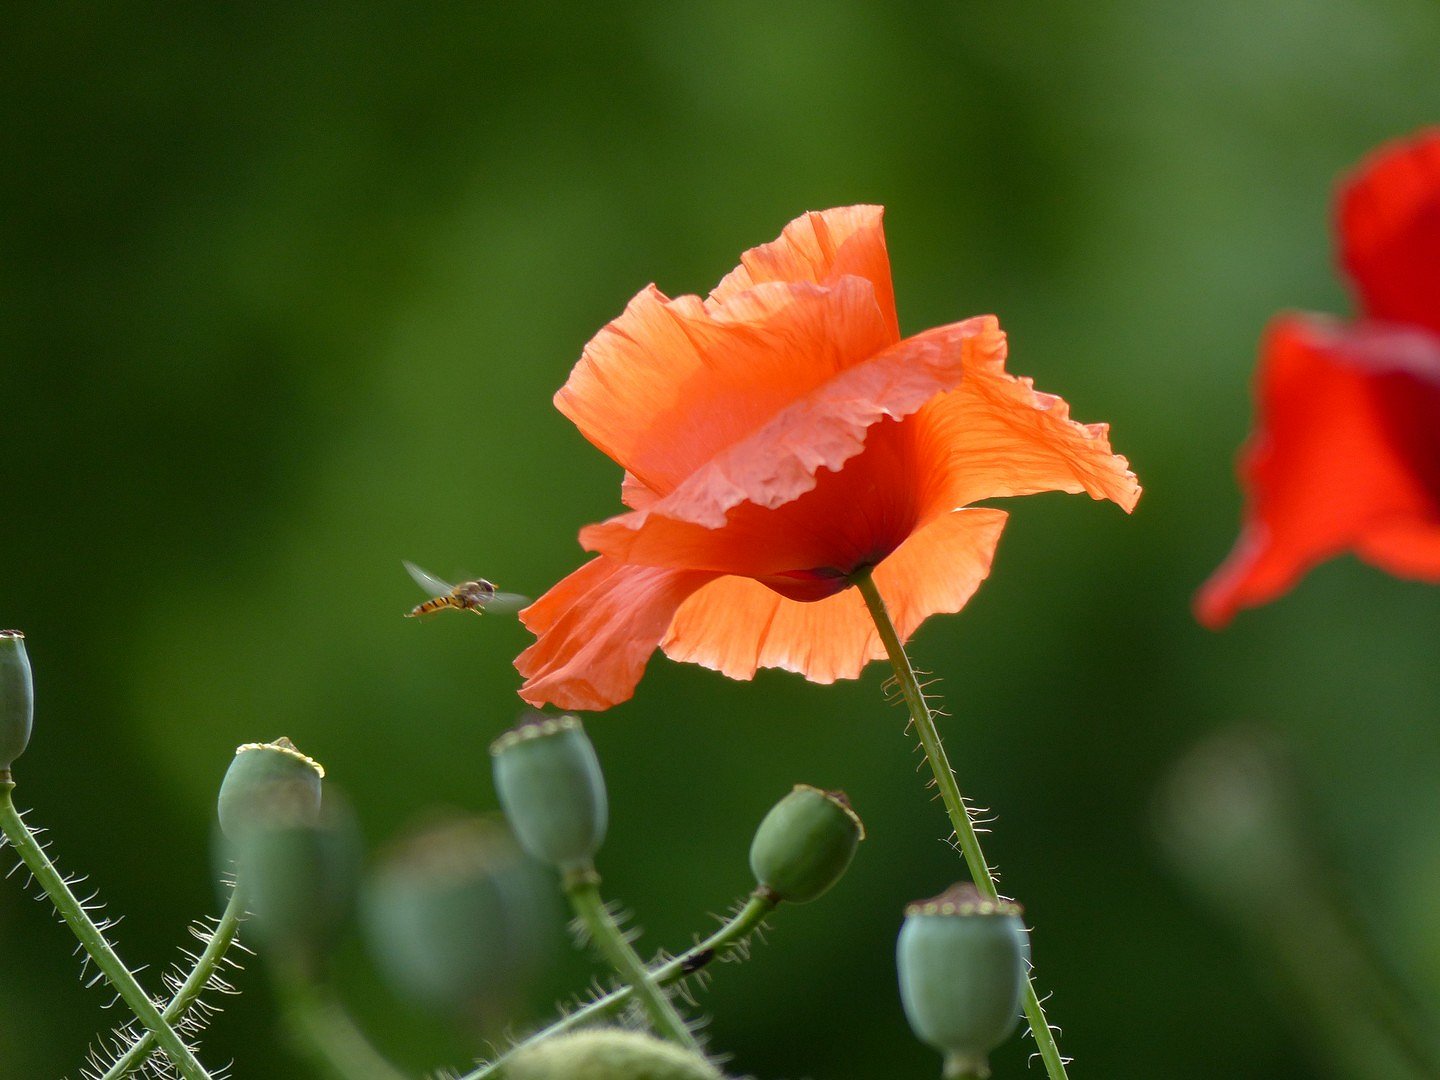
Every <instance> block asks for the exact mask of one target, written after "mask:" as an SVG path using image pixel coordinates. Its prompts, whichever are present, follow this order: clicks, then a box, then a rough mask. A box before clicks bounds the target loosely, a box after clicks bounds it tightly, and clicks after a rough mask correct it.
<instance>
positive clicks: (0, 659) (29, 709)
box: [0, 630, 35, 774]
mask: <svg viewBox="0 0 1440 1080" xmlns="http://www.w3.org/2000/svg"><path fill="white" fill-rule="evenodd" d="M34 720H35V683H34V680H33V679H32V678H31V675H30V657H29V656H28V655H27V654H26V652H25V635H24V634H22V633H21V632H20V631H19V630H0V774H8V773H9V772H10V766H11V765H13V764H14V763H15V759H16V758H18V757H19V756H20V755H21V754H23V753H24V752H25V747H27V746H29V745H30V728H31V725H32V724H33V723H34Z"/></svg>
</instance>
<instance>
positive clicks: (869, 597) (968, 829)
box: [853, 572, 1068, 1080]
mask: <svg viewBox="0 0 1440 1080" xmlns="http://www.w3.org/2000/svg"><path fill="white" fill-rule="evenodd" d="M853 580H854V582H855V587H856V588H858V589H859V590H860V595H861V596H863V597H864V598H865V606H866V607H868V608H869V609H870V617H871V618H872V619H874V620H875V629H876V631H877V632H878V633H879V635H880V640H881V642H883V643H884V645H885V652H886V654H887V655H888V656H889V657H890V666H891V668H893V669H894V671H895V681H896V682H897V683H898V684H899V686H900V692H901V693H902V694H903V695H904V696H905V704H906V705H907V706H908V707H909V709H910V721H911V723H912V724H913V725H914V726H915V732H916V734H917V735H919V737H920V745H921V747H922V748H923V749H924V751H925V760H926V761H927V762H928V763H929V765H930V771H931V772H932V773H934V775H935V784H936V786H937V787H938V788H939V789H940V798H941V799H942V800H943V801H944V803H945V809H946V811H947V812H948V813H949V815H950V824H951V825H952V826H953V827H954V829H955V839H956V840H957V841H958V842H959V844H960V850H961V852H962V853H963V854H964V856H965V864H966V865H967V866H968V867H969V868H970V876H971V877H972V878H974V880H975V887H976V888H977V889H979V890H980V891H981V893H983V894H984V895H985V896H987V897H989V898H990V899H991V900H997V899H999V898H1000V892H999V890H998V889H997V888H996V887H995V875H994V874H993V873H992V872H991V870H990V864H989V863H987V862H986V861H985V853H984V852H983V851H981V850H980V838H979V836H978V835H976V832H975V823H974V822H972V821H971V820H970V809H969V807H967V806H966V805H965V797H964V796H963V795H961V794H960V785H959V784H958V783H957V782H956V780H955V770H954V769H953V768H951V766H950V759H949V757H947V756H946V754H945V747H944V745H942V743H941V742H940V732H939V730H938V729H937V728H936V726H935V715H934V713H932V712H931V711H930V705H929V703H928V702H927V701H926V700H925V692H924V690H923V689H922V688H921V686H920V680H919V679H918V678H916V676H915V668H914V667H913V666H912V665H911V663H910V657H909V656H908V655H907V654H906V652H905V646H904V645H902V644H901V642H900V634H899V633H898V632H897V631H896V629H895V624H894V623H893V622H892V621H891V620H890V613H889V612H888V611H887V610H886V609H885V600H884V598H883V597H881V595H880V590H879V589H878V588H877V587H876V585H875V579H874V578H873V577H871V576H870V574H869V572H865V573H862V574H858V575H856V576H855V578H854V579H853ZM1025 1018H1026V1019H1027V1020H1028V1021H1029V1022H1030V1033H1031V1034H1032V1035H1033V1036H1034V1037H1035V1045H1036V1046H1037V1047H1039V1050H1040V1058H1041V1060H1042V1061H1044V1062H1045V1072H1046V1073H1047V1075H1048V1076H1049V1078H1050V1080H1068V1078H1067V1074H1066V1072H1065V1059H1064V1058H1063V1057H1062V1056H1061V1055H1060V1047H1059V1045H1058V1044H1057V1043H1056V1042H1055V1032H1054V1031H1053V1030H1052V1029H1051V1027H1050V1024H1049V1022H1048V1021H1047V1020H1046V1019H1045V1010H1044V1008H1042V1007H1041V1005H1040V996H1039V995H1038V994H1037V993H1036V992H1035V980H1034V977H1033V976H1032V975H1030V974H1029V973H1027V975H1026V979H1025Z"/></svg>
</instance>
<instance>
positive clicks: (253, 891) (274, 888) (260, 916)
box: [231, 791, 360, 966]
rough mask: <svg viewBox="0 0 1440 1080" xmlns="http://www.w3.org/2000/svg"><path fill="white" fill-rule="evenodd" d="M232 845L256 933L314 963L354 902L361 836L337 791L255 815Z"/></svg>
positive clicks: (295, 959)
mask: <svg viewBox="0 0 1440 1080" xmlns="http://www.w3.org/2000/svg"><path fill="white" fill-rule="evenodd" d="M231 850H232V851H233V853H234V856H235V861H236V863H237V865H238V869H239V880H240V882H241V885H242V887H243V888H244V889H245V890H246V895H247V897H248V904H247V906H248V907H249V909H250V912H251V914H252V915H253V916H254V920H253V922H254V925H255V930H256V936H257V937H258V938H259V939H260V941H261V943H262V944H263V945H264V946H265V947H266V948H267V950H269V951H270V955H271V956H272V957H273V958H274V959H276V960H279V961H281V962H283V963H285V964H287V965H292V966H294V965H313V964H314V962H315V961H316V960H318V958H320V957H321V956H323V955H324V954H325V953H326V952H327V951H328V950H329V949H330V947H331V946H332V945H333V944H334V942H335V940H336V938H337V936H338V934H339V931H340V929H341V928H342V927H343V926H344V924H345V920H346V918H347V916H348V915H349V914H350V912H351V909H352V908H353V906H354V899H355V891H356V883H357V879H358V877H359V869H360V838H359V830H358V828H357V826H356V823H355V819H354V817H353V814H352V813H351V811H350V809H349V807H348V805H347V804H345V803H344V801H343V800H340V799H338V798H337V797H336V796H335V793H334V792H333V791H330V792H327V793H326V798H325V802H324V805H323V806H322V807H321V808H320V809H319V811H318V812H312V811H310V810H309V808H308V807H305V806H303V805H301V804H290V805H289V806H287V807H283V808H275V809H273V810H272V811H271V812H270V813H268V814H266V815H264V816H262V817H260V818H259V819H257V820H254V821H247V822H245V824H244V827H243V828H242V829H241V830H240V832H239V837H238V839H234V840H232V841H231Z"/></svg>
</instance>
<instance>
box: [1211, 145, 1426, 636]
mask: <svg viewBox="0 0 1440 1080" xmlns="http://www.w3.org/2000/svg"><path fill="white" fill-rule="evenodd" d="M1337 216H1338V231H1339V240H1340V261H1341V264H1342V266H1343V268H1344V270H1345V272H1346V274H1347V275H1348V276H1349V278H1350V281H1351V284H1352V285H1353V286H1354V289H1355V293H1356V296H1357V300H1358V306H1359V308H1360V317H1359V319H1357V320H1356V321H1354V322H1349V323H1346V322H1342V321H1340V320H1338V319H1334V318H1331V317H1328V316H1324V315H1307V314H1286V315H1281V316H1280V317H1279V318H1277V319H1276V320H1275V321H1274V322H1273V323H1271V325H1270V326H1269V328H1268V329H1267V330H1266V333H1265V338H1264V342H1263V344H1262V346H1261V360H1260V372H1259V379H1258V381H1259V386H1258V392H1257V422H1256V430H1255V432H1254V434H1253V435H1252V436H1251V438H1250V441H1249V443H1248V444H1247V446H1246V449H1245V452H1244V454H1243V455H1242V458H1241V465H1240V476H1241V482H1242V485H1243V486H1244V487H1245V488H1246V490H1247V493H1248V494H1247V504H1246V509H1245V521H1244V527H1243V529H1242V531H1241V534H1240V540H1239V542H1238V543H1237V544H1236V545H1235V549H1234V551H1232V552H1231V554H1230V556H1229V558H1228V559H1227V560H1226V561H1225V562H1224V563H1223V564H1222V565H1221V566H1220V568H1219V569H1218V570H1217V571H1216V572H1215V574H1214V575H1213V576H1212V577H1211V578H1210V580H1209V581H1208V582H1206V583H1205V585H1204V586H1203V587H1202V588H1201V590H1200V593H1199V595H1198V596H1197V597H1196V601H1195V612H1196V615H1197V617H1198V618H1199V619H1200V621H1201V622H1202V623H1204V624H1206V625H1207V626H1210V627H1212V628H1219V627H1221V626H1223V625H1225V623H1227V622H1229V621H1230V619H1231V618H1232V617H1233V616H1234V615H1235V613H1236V612H1237V611H1238V610H1239V609H1241V608H1244V607H1251V606H1254V605H1257V604H1263V603H1266V602H1268V601H1270V600H1273V599H1275V597H1277V596H1279V595H1281V594H1282V593H1284V592H1286V591H1288V590H1289V589H1290V588H1291V587H1292V586H1293V585H1294V584H1295V583H1296V582H1297V581H1299V579H1300V578H1301V577H1303V576H1304V575H1305V573H1306V572H1307V571H1308V570H1309V569H1310V568H1311V567H1313V566H1315V565H1316V564H1318V563H1320V562H1323V561H1325V560H1326V559H1330V558H1332V557H1334V556H1336V555H1339V554H1341V553H1342V552H1346V551H1353V552H1354V553H1355V554H1356V555H1358V556H1359V557H1360V558H1362V559H1364V560H1366V561H1367V562H1370V563H1372V564H1373V565H1375V566H1378V567H1380V568H1381V569H1383V570H1387V571H1389V572H1390V573H1392V574H1395V575H1397V576H1400V577H1407V578H1416V579H1420V580H1424V581H1431V582H1440V129H1435V130H1431V131H1428V132H1424V133H1422V134H1420V135H1419V136H1417V137H1415V138H1414V139H1411V140H1410V141H1408V142H1404V143H1397V144H1394V145H1392V146H1389V147H1385V148H1383V149H1382V150H1381V151H1380V152H1379V153H1378V154H1376V155H1375V156H1374V157H1373V158H1371V159H1370V160H1369V161H1368V162H1367V163H1366V164H1365V165H1364V166H1363V167H1362V168H1361V169H1360V171H1359V172H1358V173H1357V175H1356V176H1355V177H1354V178H1353V179H1351V180H1350V181H1349V182H1348V183H1346V184H1345V185H1343V187H1342V188H1341V191H1340V195H1339V200H1338V206H1337Z"/></svg>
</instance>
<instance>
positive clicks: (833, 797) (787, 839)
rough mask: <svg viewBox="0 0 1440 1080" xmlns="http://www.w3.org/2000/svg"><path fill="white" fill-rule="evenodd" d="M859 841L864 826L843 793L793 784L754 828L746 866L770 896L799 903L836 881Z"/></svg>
mask: <svg viewBox="0 0 1440 1080" xmlns="http://www.w3.org/2000/svg"><path fill="white" fill-rule="evenodd" d="M863 839H865V826H864V824H863V823H862V822H861V821H860V816H859V815H858V814H856V813H855V811H854V810H853V809H851V807H850V800H849V799H847V798H846V797H845V793H844V792H843V791H821V790H820V789H819V788H816V787H811V786H810V785H809V784H796V785H795V789H794V790H793V791H791V792H790V794H789V795H786V796H785V797H784V798H783V799H781V800H780V801H779V802H778V803H776V804H775V805H774V806H773V807H771V808H770V812H769V813H768V814H766V815H765V820H764V821H762V822H760V827H759V828H758V829H756V830H755V839H754V840H753V841H752V842H751V844H750V869H751V871H752V872H753V873H754V874H755V880H756V881H757V882H759V884H760V888H761V889H762V890H765V891H767V892H768V893H770V895H771V896H773V897H774V898H775V899H777V900H785V901H788V902H789V903H792V904H803V903H805V902H807V901H809V900H814V899H815V898H816V897H818V896H821V895H822V894H824V893H825V892H826V891H828V890H829V889H830V887H831V886H832V885H834V884H835V883H836V882H837V881H839V880H840V878H841V877H842V876H843V875H844V873H845V871H846V869H847V868H848V867H849V866H850V860H851V859H853V858H854V857H855V848H856V845H858V844H859V843H860V841H861V840H863Z"/></svg>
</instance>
